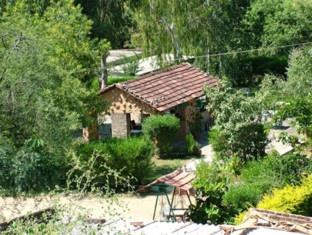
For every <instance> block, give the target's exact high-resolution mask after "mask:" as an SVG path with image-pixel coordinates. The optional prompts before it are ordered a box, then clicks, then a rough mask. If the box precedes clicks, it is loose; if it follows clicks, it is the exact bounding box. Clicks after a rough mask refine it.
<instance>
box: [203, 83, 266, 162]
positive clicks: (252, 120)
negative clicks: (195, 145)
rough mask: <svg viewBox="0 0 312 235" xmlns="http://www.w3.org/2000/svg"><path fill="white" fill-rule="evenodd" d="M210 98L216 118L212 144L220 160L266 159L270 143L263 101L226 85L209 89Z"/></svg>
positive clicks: (207, 94)
mask: <svg viewBox="0 0 312 235" xmlns="http://www.w3.org/2000/svg"><path fill="white" fill-rule="evenodd" d="M206 96H207V100H208V110H209V111H210V112H211V113H212V115H213V116H214V118H215V125H214V127H213V129H212V130H211V131H210V140H211V143H212V146H213V148H214V150H215V151H216V153H217V155H218V156H219V158H221V159H228V158H230V157H233V156H237V157H239V158H240V160H241V161H243V162H245V161H247V160H249V159H252V158H259V157H262V156H264V154H265V152H264V150H265V146H266V142H267V140H266V131H265V129H264V125H263V123H261V112H262V104H261V103H260V102H259V100H258V99H256V98H255V97H252V96H247V95H246V94H244V93H243V91H241V90H236V89H234V88H232V87H231V86H230V85H229V84H228V83H225V82H224V83H221V84H220V86H219V87H218V88H217V89H208V88H207V89H206Z"/></svg>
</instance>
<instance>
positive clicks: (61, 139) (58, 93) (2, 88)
mask: <svg viewBox="0 0 312 235" xmlns="http://www.w3.org/2000/svg"><path fill="white" fill-rule="evenodd" d="M26 6H27V2H25V1H22V0H21V1H16V3H15V4H12V5H10V6H9V7H7V8H6V12H5V13H4V14H3V16H2V17H1V22H0V38H1V40H0V41H1V43H0V110H1V111H0V136H1V138H4V139H8V141H7V142H9V143H11V145H12V148H10V149H13V150H12V151H9V152H8V151H6V152H7V153H8V154H12V155H15V154H18V156H20V158H21V161H22V158H24V157H25V159H28V158H31V159H37V158H40V157H39V156H43V155H42V154H44V155H46V156H48V155H49V156H50V157H52V158H54V159H55V161H57V162H58V163H59V166H62V165H63V166H66V159H65V158H64V157H65V155H66V151H68V149H69V148H70V147H71V144H72V142H73V131H74V130H76V129H77V128H81V127H82V123H83V122H84V121H85V120H86V119H88V116H87V117H86V115H85V114H88V112H90V110H94V109H95V107H98V109H96V110H97V111H98V112H101V111H102V110H103V108H104V107H105V105H104V103H103V101H101V100H100V98H99V97H98V96H97V95H96V92H95V90H92V89H91V87H92V85H91V84H92V81H96V82H97V80H98V76H99V70H98V69H97V68H98V67H99V58H100V57H99V56H100V54H101V53H103V51H100V49H101V50H108V48H109V44H108V43H106V42H102V43H101V47H100V48H99V46H98V45H99V44H98V43H97V42H95V41H92V40H90V39H89V31H90V29H91V21H90V20H88V19H87V18H86V16H84V15H83V14H82V13H81V8H80V7H77V6H75V5H74V4H73V1H71V0H62V1H55V2H54V1H53V2H51V5H50V6H49V7H48V8H47V9H46V10H45V12H44V14H43V15H40V14H34V13H33V12H30V11H28V9H27V7H26ZM98 89H99V88H98V86H97V88H96V90H98ZM101 104H102V105H101ZM32 140H39V141H42V142H43V143H44V145H43V148H44V151H40V153H38V154H37V153H36V151H34V154H32V153H30V152H29V151H30V150H32V148H27V151H20V150H22V149H25V145H26V143H28V142H29V141H32ZM0 148H1V149H3V148H4V149H7V147H5V145H4V144H2V145H1V147H0ZM33 156H35V157H34V158H33ZM43 157H45V156H43ZM35 161H37V160H35ZM47 162H50V161H47ZM52 162H54V161H52ZM19 166H20V167H22V165H19ZM35 166H36V167H40V166H41V165H40V164H39V165H35ZM36 167H30V168H29V169H33V170H37V168H36ZM1 170H2V169H1ZM59 172H61V171H59ZM47 177H48V175H47ZM62 177H63V176H62ZM26 188H27V187H26Z"/></svg>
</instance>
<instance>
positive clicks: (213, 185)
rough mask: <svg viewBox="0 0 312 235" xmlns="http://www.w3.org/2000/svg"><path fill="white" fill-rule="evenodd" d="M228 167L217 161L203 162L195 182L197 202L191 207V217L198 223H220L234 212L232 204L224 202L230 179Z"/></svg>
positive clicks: (198, 169) (197, 171)
mask: <svg viewBox="0 0 312 235" xmlns="http://www.w3.org/2000/svg"><path fill="white" fill-rule="evenodd" d="M229 177H230V175H229V173H228V169H227V168H226V167H225V166H224V165H222V164H219V163H217V162H213V163H212V164H211V165H210V164H208V163H201V164H200V165H199V166H198V168H197V170H196V179H195V181H194V183H193V185H194V188H195V189H196V194H197V195H196V204H195V205H194V206H191V207H190V215H189V217H190V218H191V219H192V221H194V222H196V223H207V222H209V223H213V224H220V223H224V222H225V221H227V219H229V218H230V215H231V214H232V210H231V207H230V206H226V205H224V204H223V202H222V197H223V195H224V193H225V192H226V190H227V185H228V183H229V180H230V178H229Z"/></svg>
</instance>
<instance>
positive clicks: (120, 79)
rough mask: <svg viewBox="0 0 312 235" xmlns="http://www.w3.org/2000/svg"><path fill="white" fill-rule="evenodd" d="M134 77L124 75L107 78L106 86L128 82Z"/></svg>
mask: <svg viewBox="0 0 312 235" xmlns="http://www.w3.org/2000/svg"><path fill="white" fill-rule="evenodd" d="M135 78H136V76H131V75H125V76H109V77H108V81H107V83H108V85H113V84H116V83H119V82H126V81H129V80H133V79H135Z"/></svg>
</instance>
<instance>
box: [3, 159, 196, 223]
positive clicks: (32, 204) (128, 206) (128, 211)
mask: <svg viewBox="0 0 312 235" xmlns="http://www.w3.org/2000/svg"><path fill="white" fill-rule="evenodd" d="M192 160H193V158H191V157H185V158H183V159H181V158H180V159H160V158H156V157H155V158H153V163H154V167H153V170H152V174H151V176H150V178H149V179H147V183H150V182H151V181H153V180H155V179H156V178H158V177H160V176H162V175H165V174H168V173H170V172H172V171H174V170H176V169H177V168H179V167H182V166H183V165H185V164H187V163H188V162H191V161H192ZM169 196H170V198H171V195H169ZM155 201H156V195H155V194H154V195H152V194H137V193H128V194H118V195H117V196H116V197H114V198H106V197H101V196H96V195H92V194H91V195H87V196H84V197H82V198H81V197H78V195H75V194H73V195H66V194H55V195H51V196H48V195H44V196H34V197H17V198H13V197H0V222H1V221H2V222H3V221H8V220H10V219H12V218H16V217H18V216H21V215H25V214H28V213H31V212H34V211H38V210H42V209H45V208H48V207H51V206H55V205H59V206H61V207H62V208H65V207H70V208H71V211H75V210H77V212H79V213H86V214H88V216H89V217H90V218H97V219H103V218H107V214H108V211H109V212H110V213H112V214H113V215H114V214H115V215H116V216H117V215H122V217H123V218H126V219H130V220H133V221H142V220H145V221H146V220H151V219H152V217H153V211H154V206H155ZM182 202H183V204H184V206H185V208H186V207H187V206H188V205H189V203H188V200H187V198H186V197H185V196H183V197H177V200H175V203H176V204H178V205H177V206H178V207H181V204H182ZM165 205H166V201H165V198H164V197H160V198H159V206H158V210H157V213H156V219H161V218H160V216H161V214H162V212H161V211H162V210H163V208H164V206H165Z"/></svg>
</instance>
